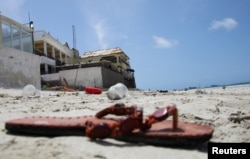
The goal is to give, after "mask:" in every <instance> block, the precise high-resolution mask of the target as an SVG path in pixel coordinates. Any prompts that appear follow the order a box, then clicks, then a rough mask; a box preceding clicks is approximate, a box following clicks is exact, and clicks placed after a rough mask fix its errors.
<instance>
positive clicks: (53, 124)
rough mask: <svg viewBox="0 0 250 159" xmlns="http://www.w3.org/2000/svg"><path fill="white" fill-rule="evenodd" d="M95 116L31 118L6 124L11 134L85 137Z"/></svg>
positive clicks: (10, 121)
mask: <svg viewBox="0 0 250 159" xmlns="http://www.w3.org/2000/svg"><path fill="white" fill-rule="evenodd" d="M92 118H95V117H94V116H78V117H49V116H47V117H45V116H31V117H25V118H19V119H14V120H9V121H7V122H5V128H6V129H7V130H8V132H9V133H13V134H27V135H39V136H40V135H42V136H59V135H85V127H86V126H85V125H86V122H87V120H91V119H92Z"/></svg>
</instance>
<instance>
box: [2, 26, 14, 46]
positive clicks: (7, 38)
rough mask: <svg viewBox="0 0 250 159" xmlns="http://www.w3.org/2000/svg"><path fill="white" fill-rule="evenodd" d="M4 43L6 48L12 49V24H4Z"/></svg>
mask: <svg viewBox="0 0 250 159" xmlns="http://www.w3.org/2000/svg"><path fill="white" fill-rule="evenodd" d="M2 41H3V45H4V46H7V47H12V42H11V41H12V40H11V30H10V24H9V23H7V22H2Z"/></svg>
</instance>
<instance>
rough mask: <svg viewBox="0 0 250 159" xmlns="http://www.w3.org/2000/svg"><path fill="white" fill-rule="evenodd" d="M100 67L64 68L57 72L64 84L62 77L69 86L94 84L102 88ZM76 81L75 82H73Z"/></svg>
mask: <svg viewBox="0 0 250 159" xmlns="http://www.w3.org/2000/svg"><path fill="white" fill-rule="evenodd" d="M101 71H102V70H101V67H88V68H80V69H72V70H65V71H60V72H59V77H60V78H61V82H62V84H63V85H65V82H64V80H63V79H64V78H65V79H66V81H67V82H68V84H69V85H70V86H75V85H76V86H95V87H100V88H102V87H103V85H102V72H101ZM75 81H76V82H75Z"/></svg>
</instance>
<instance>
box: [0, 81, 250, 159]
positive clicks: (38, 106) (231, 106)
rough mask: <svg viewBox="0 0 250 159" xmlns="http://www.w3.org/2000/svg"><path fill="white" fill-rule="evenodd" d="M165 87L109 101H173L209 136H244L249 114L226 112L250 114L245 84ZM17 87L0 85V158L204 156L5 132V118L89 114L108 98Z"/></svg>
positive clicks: (247, 138)
mask: <svg viewBox="0 0 250 159" xmlns="http://www.w3.org/2000/svg"><path fill="white" fill-rule="evenodd" d="M204 91H205V92H206V94H196V93H195V90H189V91H176V92H169V93H152V92H146V93H145V92H142V91H129V94H130V96H129V97H127V98H125V99H122V100H119V101H115V102H123V103H125V104H126V105H132V104H137V105H138V106H141V107H143V108H144V115H148V114H150V113H152V112H154V110H155V109H156V108H158V107H163V106H166V105H167V104H170V103H175V104H176V105H177V107H178V109H179V120H181V121H188V122H197V123H201V124H209V125H211V126H212V127H213V128H214V134H213V137H212V139H211V141H213V142H250V131H249V129H250V120H243V121H241V123H234V122H232V121H230V120H228V117H230V114H231V113H237V112H239V114H240V115H241V116H250V86H249V87H227V88H226V89H225V90H223V89H222V88H213V89H204ZM20 95H22V90H14V89H4V88H0V128H1V132H0V139H1V140H0V151H1V153H0V158H8V159H12V158H25V159H34V158H36V159H44V158H46V159H48V158H60V159H61V158H67V159H83V158H88V159H90V158H95V159H111V158H119V159H120V158H124V159H128V158H129V159H135V158H136V159H137V158H141V159H147V158H154V159H157V158H181V159H183V158H192V159H194V158H195V159H205V158H207V152H206V149H205V151H204V148H200V149H191V150H190V149H177V148H169V147H156V146H151V145H144V144H135V143H126V142H121V141H116V140H114V139H105V140H103V141H98V142H92V141H90V140H89V139H88V138H87V137H81V136H67V137H65V136H64V137H54V138H48V137H29V136H18V135H11V134H6V130H5V127H4V124H5V121H7V120H11V119H15V118H20V117H25V116H36V115H42V116H79V115H94V114H95V113H96V112H97V111H99V110H101V109H102V108H105V107H107V106H109V105H111V104H113V103H115V102H114V101H110V100H109V99H108V98H107V96H106V92H103V93H102V94H101V95H87V94H85V93H84V92H78V94H76V93H72V92H66V93H64V92H56V91H42V92H41V98H40V99H39V100H38V99H30V100H29V101H27V102H23V101H22V100H20V99H16V98H15V97H16V96H20Z"/></svg>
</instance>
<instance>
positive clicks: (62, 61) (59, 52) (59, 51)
mask: <svg viewBox="0 0 250 159" xmlns="http://www.w3.org/2000/svg"><path fill="white" fill-rule="evenodd" d="M59 54H60V61H61V62H63V61H62V52H61V50H60V51H59Z"/></svg>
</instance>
